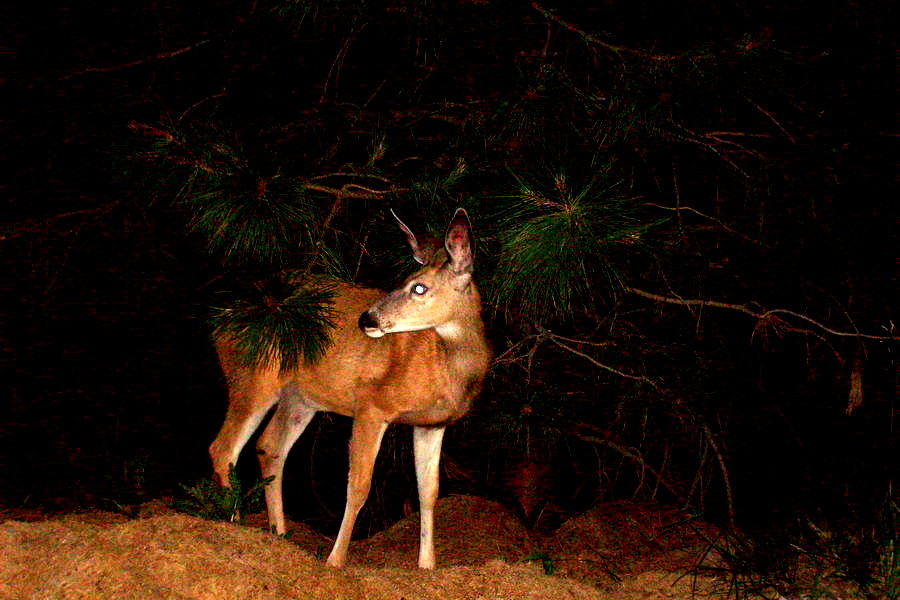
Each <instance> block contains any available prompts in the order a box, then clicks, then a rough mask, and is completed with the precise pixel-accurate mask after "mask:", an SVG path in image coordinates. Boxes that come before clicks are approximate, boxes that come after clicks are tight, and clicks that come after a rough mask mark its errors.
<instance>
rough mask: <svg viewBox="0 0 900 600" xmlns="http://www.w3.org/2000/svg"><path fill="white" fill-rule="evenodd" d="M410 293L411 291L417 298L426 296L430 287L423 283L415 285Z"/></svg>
mask: <svg viewBox="0 0 900 600" xmlns="http://www.w3.org/2000/svg"><path fill="white" fill-rule="evenodd" d="M409 291H411V292H412V293H413V294H415V295H416V296H424V295H425V292H427V291H428V286H427V285H424V284H421V283H414V284H413V285H412V287H411V288H410V289H409Z"/></svg>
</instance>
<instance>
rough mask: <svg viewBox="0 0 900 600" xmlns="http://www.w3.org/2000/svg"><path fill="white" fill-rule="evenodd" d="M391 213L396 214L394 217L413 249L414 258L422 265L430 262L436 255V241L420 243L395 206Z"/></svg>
mask: <svg viewBox="0 0 900 600" xmlns="http://www.w3.org/2000/svg"><path fill="white" fill-rule="evenodd" d="M391 214H392V215H394V218H395V219H396V220H397V224H398V225H399V226H400V230H401V231H402V232H403V234H404V235H405V236H406V242H407V243H408V244H409V247H410V249H411V250H412V254H413V258H414V259H415V260H416V262H417V263H419V264H420V265H424V264H428V262H429V261H430V260H431V257H432V256H434V251H435V244H434V242H433V241H431V240H425V241H424V242H423V243H421V244H420V243H419V241H418V240H417V239H416V235H415V234H414V233H413V232H412V230H411V229H410V228H409V227H407V226H406V223H404V222H403V221H401V220H400V217H398V216H397V213H395V212H394V209H393V208H392V209H391Z"/></svg>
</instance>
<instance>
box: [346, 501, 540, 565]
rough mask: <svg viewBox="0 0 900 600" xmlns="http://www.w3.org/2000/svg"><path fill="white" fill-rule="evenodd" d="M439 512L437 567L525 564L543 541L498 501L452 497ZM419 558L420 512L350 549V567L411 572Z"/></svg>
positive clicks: (442, 503)
mask: <svg viewBox="0 0 900 600" xmlns="http://www.w3.org/2000/svg"><path fill="white" fill-rule="evenodd" d="M434 512H435V514H434V530H435V534H434V546H435V555H436V557H437V564H438V567H442V566H477V565H484V564H485V562H487V561H489V560H494V559H497V560H502V561H504V562H508V563H514V562H521V561H523V560H524V559H525V558H527V557H528V556H529V555H531V554H533V553H535V552H537V551H539V549H540V542H541V541H540V538H539V537H538V536H536V535H535V534H533V533H531V532H530V531H529V530H528V529H527V528H525V526H524V525H522V523H521V522H520V521H519V520H518V519H517V518H516V517H515V515H514V514H513V513H512V512H511V511H510V510H508V509H507V508H505V507H504V506H503V505H501V504H498V503H496V502H491V501H489V500H485V499H484V498H478V497H475V496H448V497H446V498H441V500H440V501H439V502H438V504H437V507H436V508H435V511H434ZM418 553H419V515H418V513H417V514H415V515H412V516H410V517H407V518H405V519H403V520H401V521H400V522H398V523H397V524H395V525H393V526H392V527H390V528H388V529H386V530H385V531H382V532H380V533H377V534H375V535H373V536H372V537H370V538H368V539H366V540H361V541H359V542H354V543H353V544H351V545H350V564H360V565H365V566H370V567H404V568H412V567H415V566H416V564H417V561H418Z"/></svg>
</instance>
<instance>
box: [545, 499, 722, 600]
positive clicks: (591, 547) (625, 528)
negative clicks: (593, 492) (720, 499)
mask: <svg viewBox="0 0 900 600" xmlns="http://www.w3.org/2000/svg"><path fill="white" fill-rule="evenodd" d="M719 535H720V533H719V531H718V530H717V529H716V528H715V527H713V526H712V525H710V524H708V523H706V522H704V521H701V520H700V519H698V518H696V517H694V516H692V515H690V514H689V513H688V512H686V511H683V510H678V509H667V508H660V507H659V506H655V505H643V504H637V503H632V502H611V503H607V504H602V505H600V506H598V507H596V508H594V509H592V510H590V511H588V512H586V513H584V514H582V515H580V516H577V517H574V518H572V519H569V520H568V521H566V522H565V523H563V525H562V526H561V527H560V528H559V530H558V531H557V532H556V533H555V534H554V535H553V536H552V537H550V538H549V539H548V540H547V541H546V543H545V546H544V547H545V549H546V552H547V553H548V555H549V556H550V557H551V558H552V559H553V561H554V564H555V565H556V567H557V572H558V573H559V574H560V575H563V576H566V577H570V578H573V579H576V580H579V581H582V582H585V583H589V584H591V585H593V586H596V587H598V588H600V589H603V590H605V591H610V592H615V593H614V594H613V596H608V597H615V598H631V597H634V598H646V597H648V596H647V594H650V596H649V597H653V598H689V597H704V596H705V595H711V596H716V595H717V593H720V592H721V591H722V587H721V586H717V585H716V584H715V582H714V581H712V580H711V579H710V578H701V577H692V576H691V573H692V572H695V571H696V570H697V567H698V566H700V565H703V566H712V565H714V564H715V562H716V561H717V560H718V556H717V555H716V554H715V552H713V551H711V549H710V541H711V540H716V539H717V538H718V536H719Z"/></svg>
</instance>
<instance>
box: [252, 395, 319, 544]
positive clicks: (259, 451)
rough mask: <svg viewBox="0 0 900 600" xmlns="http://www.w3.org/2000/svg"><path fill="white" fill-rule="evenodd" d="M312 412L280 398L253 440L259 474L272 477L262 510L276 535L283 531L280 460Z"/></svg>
mask: <svg viewBox="0 0 900 600" xmlns="http://www.w3.org/2000/svg"><path fill="white" fill-rule="evenodd" d="M315 414H316V410H315V409H314V408H310V407H309V406H306V405H305V404H303V403H302V402H298V401H296V400H291V399H288V398H282V400H281V401H280V402H279V404H278V408H277V409H275V413H274V414H273V415H272V418H271V419H270V420H269V424H268V425H266V429H265V431H263V434H262V435H261V436H260V437H259V440H258V441H257V442H256V455H257V458H258V459H259V467H260V470H261V471H262V476H263V477H264V478H266V477H274V479H273V480H272V481H271V482H270V483H269V484H268V485H267V486H266V509H267V510H268V513H269V527H272V528H274V529H275V533H277V534H278V535H283V534H284V533H285V532H286V529H285V525H284V503H283V500H282V477H283V475H284V462H285V460H287V455H288V453H289V452H290V451H291V448H292V447H293V446H294V443H295V442H296V441H297V438H299V437H300V435H301V434H302V433H303V431H304V430H305V429H306V426H307V425H309V422H310V421H311V420H312V418H313V417H314V416H315Z"/></svg>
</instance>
